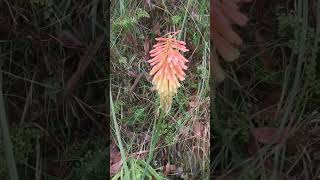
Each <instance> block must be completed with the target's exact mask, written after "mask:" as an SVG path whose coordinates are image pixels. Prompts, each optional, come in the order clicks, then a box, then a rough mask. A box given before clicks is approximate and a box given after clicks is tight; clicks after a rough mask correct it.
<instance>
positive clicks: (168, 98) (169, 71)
mask: <svg viewBox="0 0 320 180" xmlns="http://www.w3.org/2000/svg"><path fill="white" fill-rule="evenodd" d="M179 32H181V31H177V32H173V33H168V34H166V35H168V37H161V38H156V41H157V43H156V44H155V45H154V46H153V48H154V49H152V50H151V51H150V52H149V53H150V57H152V59H150V60H148V63H149V64H150V65H151V67H152V69H151V71H150V75H151V76H153V80H152V83H153V84H154V86H155V87H156V89H157V91H158V93H159V96H160V106H161V108H163V110H164V111H165V112H168V111H169V110H170V108H171V104H172V98H173V96H174V95H175V94H176V93H177V89H178V87H180V83H179V81H183V80H184V79H185V76H186V74H185V72H184V70H186V69H187V68H188V67H187V66H186V65H185V63H186V62H189V61H188V60H187V59H186V58H185V57H183V56H182V55H181V54H180V51H182V52H187V51H189V50H188V49H187V48H186V43H185V42H184V41H179V40H177V39H175V38H174V35H176V34H178V33H179ZM166 35H165V36H166Z"/></svg>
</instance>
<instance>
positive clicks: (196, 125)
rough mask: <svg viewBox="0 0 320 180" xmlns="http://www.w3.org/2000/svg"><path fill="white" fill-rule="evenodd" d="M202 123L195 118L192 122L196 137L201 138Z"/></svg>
mask: <svg viewBox="0 0 320 180" xmlns="http://www.w3.org/2000/svg"><path fill="white" fill-rule="evenodd" d="M203 131H204V125H203V124H202V123H201V122H200V121H199V120H195V121H194V123H193V133H194V135H195V136H196V137H198V138H201V137H202V136H203Z"/></svg>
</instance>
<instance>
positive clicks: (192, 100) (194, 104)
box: [189, 96, 199, 108]
mask: <svg viewBox="0 0 320 180" xmlns="http://www.w3.org/2000/svg"><path fill="white" fill-rule="evenodd" d="M189 106H190V108H196V107H197V106H199V101H198V98H197V96H191V97H190V102H189Z"/></svg>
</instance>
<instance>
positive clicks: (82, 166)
mask: <svg viewBox="0 0 320 180" xmlns="http://www.w3.org/2000/svg"><path fill="white" fill-rule="evenodd" d="M106 152H107V149H102V150H95V151H92V150H88V151H87V152H86V153H84V154H82V156H81V158H80V160H79V161H78V162H77V163H76V166H75V168H74V177H73V178H72V179H74V180H86V179H90V180H103V179H105V178H106V177H107V172H108V164H107V163H108V160H107V155H106Z"/></svg>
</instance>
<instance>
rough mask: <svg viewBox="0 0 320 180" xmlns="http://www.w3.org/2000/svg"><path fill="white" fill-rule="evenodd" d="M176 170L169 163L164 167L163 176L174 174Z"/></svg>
mask: <svg viewBox="0 0 320 180" xmlns="http://www.w3.org/2000/svg"><path fill="white" fill-rule="evenodd" d="M176 170H177V167H176V165H173V164H170V163H169V162H168V163H167V164H166V165H165V166H164V171H163V174H164V175H165V176H168V175H169V174H173V173H175V172H176Z"/></svg>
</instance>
